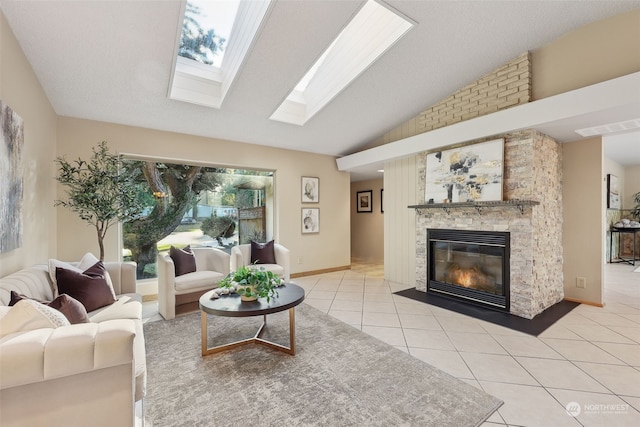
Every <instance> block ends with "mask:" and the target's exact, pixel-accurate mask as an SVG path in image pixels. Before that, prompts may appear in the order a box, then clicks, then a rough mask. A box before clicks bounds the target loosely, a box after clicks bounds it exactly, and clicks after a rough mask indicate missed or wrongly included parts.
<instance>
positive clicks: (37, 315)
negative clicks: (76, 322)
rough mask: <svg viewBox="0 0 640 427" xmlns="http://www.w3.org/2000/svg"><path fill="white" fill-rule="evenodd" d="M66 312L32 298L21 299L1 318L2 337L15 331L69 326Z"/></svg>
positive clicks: (0, 335) (0, 331)
mask: <svg viewBox="0 0 640 427" xmlns="http://www.w3.org/2000/svg"><path fill="white" fill-rule="evenodd" d="M70 324H71V323H69V321H68V320H67V318H66V317H64V314H62V313H61V312H59V311H58V310H56V309H55V308H51V307H49V306H46V305H44V304H41V303H39V302H37V301H34V300H31V299H23V300H20V301H18V302H17V303H16V305H14V306H13V307H11V309H10V310H9V312H8V313H7V314H6V315H5V316H3V317H2V318H0V338H2V337H4V336H5V335H9V334H12V333H14V332H24V331H31V330H34V329H41V328H57V327H60V326H69V325H70Z"/></svg>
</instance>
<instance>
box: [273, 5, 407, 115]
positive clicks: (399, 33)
mask: <svg viewBox="0 0 640 427" xmlns="http://www.w3.org/2000/svg"><path fill="white" fill-rule="evenodd" d="M413 26H414V24H413V23H412V22H410V21H409V20H408V19H406V18H405V17H402V16H400V15H398V14H397V13H395V12H394V11H392V10H391V9H389V8H388V7H386V6H385V5H383V4H381V3H379V2H378V1H376V0H368V1H367V3H365V4H364V6H362V8H361V9H360V11H359V12H358V13H357V14H356V16H355V17H354V18H353V19H352V20H351V22H349V24H347V26H346V27H345V28H344V29H343V30H342V32H341V33H340V34H339V35H338V37H336V39H335V40H334V41H333V42H332V43H331V45H330V46H329V47H328V48H327V49H326V50H325V51H324V53H323V54H322V56H321V57H320V58H319V59H318V60H317V61H316V62H315V64H313V65H312V66H311V68H310V69H309V71H308V72H307V74H305V76H304V77H303V78H302V79H301V80H300V82H299V83H298V84H297V85H296V87H295V89H294V90H293V91H291V93H290V94H289V96H288V97H287V99H285V101H284V102H283V103H282V104H281V105H280V106H279V107H278V109H277V110H276V111H275V112H274V113H273V114H272V115H271V117H270V119H271V120H277V121H280V122H284V123H291V124H296V125H300V126H302V125H304V124H305V123H306V122H307V121H308V120H309V119H310V118H311V117H313V116H314V115H315V114H316V113H317V112H319V111H320V110H321V109H322V108H324V106H325V105H327V104H328V103H329V102H330V101H331V100H333V98H335V97H336V96H337V95H338V94H339V93H340V92H341V91H342V90H344V88H345V87H347V86H348V85H349V84H350V83H351V82H353V81H354V80H355V79H356V78H357V77H358V76H359V75H360V74H361V73H363V72H364V71H365V70H366V69H367V68H369V66H371V64H373V63H374V62H375V61H376V60H378V58H380V57H381V56H382V55H383V54H384V53H385V52H386V51H387V50H388V49H390V48H391V46H393V45H394V44H395V43H396V42H397V41H398V40H400V39H401V38H402V37H403V36H404V35H405V34H406V33H407V32H408V31H409V30H410V29H411V28H413Z"/></svg>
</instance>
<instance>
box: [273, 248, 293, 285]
mask: <svg viewBox="0 0 640 427" xmlns="http://www.w3.org/2000/svg"><path fill="white" fill-rule="evenodd" d="M273 252H274V253H275V256H276V264H278V265H279V266H281V267H282V268H283V269H284V281H285V282H289V281H290V280H291V273H290V271H291V270H290V267H291V266H290V263H291V262H290V255H289V249H287V248H286V247H284V246H282V245H280V244H278V243H276V244H274V245H273Z"/></svg>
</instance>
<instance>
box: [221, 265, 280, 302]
mask: <svg viewBox="0 0 640 427" xmlns="http://www.w3.org/2000/svg"><path fill="white" fill-rule="evenodd" d="M283 283H284V280H282V279H281V278H280V277H279V276H278V275H277V274H275V273H273V272H271V271H267V270H265V268H264V267H259V266H257V265H255V264H253V265H250V266H242V267H240V268H238V270H237V271H234V272H231V273H229V274H228V275H227V277H225V278H224V279H222V281H220V284H219V285H218V286H219V287H220V288H226V289H229V290H230V291H231V292H233V291H235V292H237V293H238V295H240V299H242V301H255V300H257V299H258V298H266V299H267V302H269V301H270V300H271V298H272V297H274V296H277V295H278V291H277V290H276V288H277V287H280V286H282V284H283Z"/></svg>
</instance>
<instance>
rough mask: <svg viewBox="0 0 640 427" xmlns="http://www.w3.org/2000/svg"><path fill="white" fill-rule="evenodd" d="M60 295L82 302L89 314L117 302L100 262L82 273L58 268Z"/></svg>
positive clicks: (57, 279)
mask: <svg viewBox="0 0 640 427" xmlns="http://www.w3.org/2000/svg"><path fill="white" fill-rule="evenodd" d="M56 281H57V282H58V293H60V294H68V295H69V296H70V297H72V298H74V299H76V300H78V301H80V303H82V305H83V306H84V308H85V309H86V310H87V312H91V311H93V310H96V309H98V308H100V307H104V306H105V305H110V304H113V303H114V302H116V300H115V298H114V297H113V294H112V293H111V288H110V287H109V284H108V283H107V280H106V279H105V268H104V264H103V263H102V261H98V262H97V263H95V264H94V265H93V266H91V267H89V268H88V269H87V270H85V271H83V272H82V273H77V272H75V271H72V270H67V269H66V268H60V267H56Z"/></svg>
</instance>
